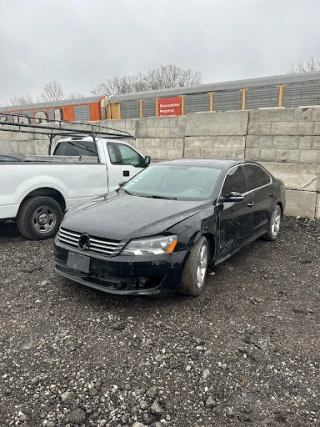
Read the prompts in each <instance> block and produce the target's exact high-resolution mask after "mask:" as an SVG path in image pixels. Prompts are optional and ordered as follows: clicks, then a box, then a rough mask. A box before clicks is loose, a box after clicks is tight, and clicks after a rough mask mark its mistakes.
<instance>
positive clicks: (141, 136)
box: [136, 117, 186, 161]
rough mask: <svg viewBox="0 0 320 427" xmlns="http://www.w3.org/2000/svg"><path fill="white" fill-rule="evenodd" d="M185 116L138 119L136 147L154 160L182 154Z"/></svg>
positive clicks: (176, 156)
mask: <svg viewBox="0 0 320 427" xmlns="http://www.w3.org/2000/svg"><path fill="white" fill-rule="evenodd" d="M185 127H186V117H159V118H145V119H140V120H139V122H138V127H137V140H136V147H137V149H138V150H139V151H141V152H142V153H146V154H148V155H150V156H151V157H152V158H153V159H154V160H155V161H159V160H166V159H180V158H181V157H183V156H184V139H185Z"/></svg>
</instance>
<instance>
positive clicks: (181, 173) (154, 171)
mask: <svg viewBox="0 0 320 427" xmlns="http://www.w3.org/2000/svg"><path fill="white" fill-rule="evenodd" d="M220 172H221V169H216V168H211V167H203V166H201V167H200V166H199V167H198V166H188V165H170V166H168V165H154V166H150V167H149V168H147V169H145V170H144V171H143V172H141V173H140V174H138V175H137V176H135V177H134V178H132V179H131V180H130V181H129V182H128V183H127V184H125V185H124V186H123V187H122V189H123V190H125V191H126V192H127V193H130V194H132V195H134V196H141V197H155V198H164V199H177V200H204V199H207V198H208V197H210V195H211V193H212V192H213V190H214V188H215V185H216V183H217V180H218V177H219V175H220Z"/></svg>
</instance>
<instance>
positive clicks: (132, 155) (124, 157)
mask: <svg viewBox="0 0 320 427" xmlns="http://www.w3.org/2000/svg"><path fill="white" fill-rule="evenodd" d="M116 146H117V148H118V150H119V158H120V164H121V166H122V181H123V182H126V181H128V180H129V179H130V178H132V177H133V176H135V175H136V174H137V173H139V172H140V171H141V170H142V169H143V168H144V167H145V160H144V158H143V157H142V156H141V155H140V154H139V153H138V152H137V151H136V150H134V149H133V148H132V147H129V146H128V145H126V144H121V143H117V144H116Z"/></svg>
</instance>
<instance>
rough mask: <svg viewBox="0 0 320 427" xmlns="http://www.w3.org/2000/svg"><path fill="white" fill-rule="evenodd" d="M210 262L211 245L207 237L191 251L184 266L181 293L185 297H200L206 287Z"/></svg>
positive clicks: (199, 241) (200, 240)
mask: <svg viewBox="0 0 320 427" xmlns="http://www.w3.org/2000/svg"><path fill="white" fill-rule="evenodd" d="M208 261H209V245H208V241H207V239H206V238H205V237H201V238H200V239H199V240H198V241H197V243H196V244H195V245H194V246H193V248H192V249H191V253H190V255H189V258H188V260H187V262H186V264H185V266H184V269H183V272H182V277H181V282H180V286H179V292H180V293H181V294H183V295H191V296H199V295H200V294H201V293H202V291H203V289H204V285H205V281H206V277H207V271H208Z"/></svg>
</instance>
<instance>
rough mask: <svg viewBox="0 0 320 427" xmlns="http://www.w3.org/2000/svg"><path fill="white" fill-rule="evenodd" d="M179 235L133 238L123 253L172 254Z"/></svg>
mask: <svg viewBox="0 0 320 427" xmlns="http://www.w3.org/2000/svg"><path fill="white" fill-rule="evenodd" d="M177 243H178V236H163V237H148V238H146V239H139V240H132V241H131V242H129V243H128V244H127V246H125V248H124V249H123V250H122V255H161V254H171V252H173V250H174V248H175V247H176V244H177Z"/></svg>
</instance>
